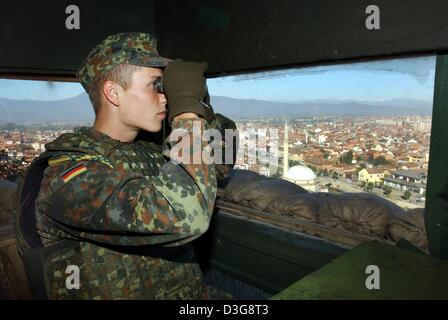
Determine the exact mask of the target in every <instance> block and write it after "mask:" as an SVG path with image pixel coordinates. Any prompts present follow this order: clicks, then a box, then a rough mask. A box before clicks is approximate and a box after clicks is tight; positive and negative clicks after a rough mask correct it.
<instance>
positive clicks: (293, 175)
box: [286, 165, 316, 181]
mask: <svg viewBox="0 0 448 320" xmlns="http://www.w3.org/2000/svg"><path fill="white" fill-rule="evenodd" d="M286 179H288V180H294V181H313V180H315V179H316V174H315V173H314V172H313V170H311V169H310V168H308V167H307V166H304V165H298V166H294V167H291V168H289V170H288V172H287V173H286Z"/></svg>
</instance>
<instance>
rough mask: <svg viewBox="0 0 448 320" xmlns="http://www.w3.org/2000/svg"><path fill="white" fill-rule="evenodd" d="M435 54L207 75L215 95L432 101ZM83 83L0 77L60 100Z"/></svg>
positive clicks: (17, 89) (5, 91) (23, 91)
mask: <svg viewBox="0 0 448 320" xmlns="http://www.w3.org/2000/svg"><path fill="white" fill-rule="evenodd" d="M434 74H435V56H429V57H419V58H408V59H393V60H383V61H375V62H360V63H351V64H338V65H330V66H319V67H306V68H296V69H285V70H278V71H269V72H259V73H252V74H244V75H237V76H227V77H220V78H211V79H208V80H207V84H208V88H209V91H210V94H211V95H212V96H225V97H230V98H239V99H257V100H268V101H300V100H322V99H325V100H327V99H329V100H356V101H384V100H392V99H404V98H405V99H415V100H425V101H432V98H433V90H434ZM83 92H84V90H83V88H82V86H81V85H80V84H79V83H70V82H48V81H31V80H6V79H0V98H7V99H15V100H24V99H27V100H28V99H29V100H61V99H66V98H71V97H74V96H77V95H79V94H81V93H83Z"/></svg>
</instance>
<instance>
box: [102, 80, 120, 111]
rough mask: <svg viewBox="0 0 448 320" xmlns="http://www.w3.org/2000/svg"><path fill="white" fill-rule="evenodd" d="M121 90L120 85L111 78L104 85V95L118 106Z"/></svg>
mask: <svg viewBox="0 0 448 320" xmlns="http://www.w3.org/2000/svg"><path fill="white" fill-rule="evenodd" d="M119 90H120V86H119V85H118V84H117V83H115V82H113V81H110V80H107V81H106V82H105V83H104V85H103V95H104V97H105V98H106V99H107V101H109V102H110V103H111V104H113V105H114V106H117V107H118V105H119V104H120V98H119V94H118V93H119Z"/></svg>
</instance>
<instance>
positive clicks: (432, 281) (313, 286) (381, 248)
mask: <svg viewBox="0 0 448 320" xmlns="http://www.w3.org/2000/svg"><path fill="white" fill-rule="evenodd" d="M369 265H376V266H378V267H379V269H380V289H379V290H375V289H373V290H368V289H367V288H366V286H365V282H366V279H367V277H368V276H369V274H366V268H367V266H369ZM273 299H448V261H443V260H439V259H435V258H432V257H430V256H427V255H422V254H419V253H414V252H412V251H410V250H405V249H400V248H398V247H393V246H389V245H385V244H382V243H379V242H368V243H364V244H362V245H360V246H358V247H356V248H354V249H352V250H350V251H349V252H347V253H346V254H344V255H342V256H340V257H338V258H337V259H335V260H333V262H331V263H329V264H328V265H326V266H325V267H323V268H322V269H320V270H318V271H316V272H314V273H312V274H310V275H308V276H306V277H305V278H303V279H301V280H300V281H298V282H296V283H294V284H293V285H291V286H290V287H289V288H287V289H285V290H284V291H282V292H281V293H279V294H278V295H276V296H274V297H273Z"/></svg>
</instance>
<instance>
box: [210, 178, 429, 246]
mask: <svg viewBox="0 0 448 320" xmlns="http://www.w3.org/2000/svg"><path fill="white" fill-rule="evenodd" d="M218 195H219V196H220V198H221V199H222V200H225V201H229V202H233V203H235V204H238V205H240V206H243V207H248V208H253V209H257V210H261V211H264V212H269V213H272V214H275V215H281V216H288V217H293V218H296V219H299V220H306V221H311V222H316V223H319V224H322V225H325V226H329V227H333V228H336V229H340V230H347V231H351V232H354V233H358V234H363V235H368V236H372V237H377V238H380V239H388V240H394V241H399V240H400V239H401V238H404V239H406V240H408V241H409V242H411V243H412V244H414V245H416V246H418V247H420V248H423V249H426V248H427V246H428V240H427V236H426V229H425V223H424V218H423V209H421V210H420V209H415V210H410V211H407V212H405V211H404V210H403V209H401V208H400V207H399V206H397V205H395V204H394V203H392V202H391V201H388V200H386V199H384V198H382V197H380V196H377V195H374V194H371V193H342V194H332V193H324V192H315V193H309V192H307V191H306V190H305V189H303V188H302V187H300V186H298V185H296V184H294V183H291V182H288V181H286V180H282V179H276V178H267V177H264V176H262V175H259V174H257V173H255V172H252V171H247V170H233V172H232V173H231V174H230V176H229V177H228V178H227V179H226V181H225V185H221V186H220V188H219V191H218Z"/></svg>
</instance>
